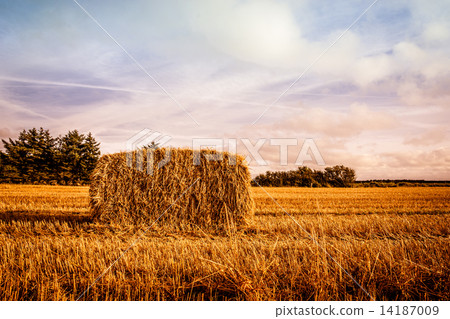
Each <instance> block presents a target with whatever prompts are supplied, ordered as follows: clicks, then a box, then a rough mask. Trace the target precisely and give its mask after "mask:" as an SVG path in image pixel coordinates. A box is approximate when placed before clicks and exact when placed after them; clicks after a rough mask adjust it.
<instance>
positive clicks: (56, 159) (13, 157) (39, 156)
mask: <svg viewBox="0 0 450 319" xmlns="http://www.w3.org/2000/svg"><path fill="white" fill-rule="evenodd" d="M2 142H3V145H4V148H5V151H4V152H0V181H3V182H12V183H47V182H50V181H54V182H64V183H87V182H89V177H90V174H91V172H92V170H93V169H94V167H95V165H96V163H97V160H98V158H99V155H100V149H99V143H98V142H97V141H95V139H94V137H93V136H92V134H91V133H88V134H87V135H83V134H80V133H78V131H77V130H75V131H69V132H68V133H67V134H66V135H65V136H64V137H59V138H56V139H55V138H53V137H52V136H51V135H50V133H49V131H48V130H44V129H43V128H40V129H39V130H37V129H35V128H33V129H30V130H28V131H26V130H23V131H22V132H21V133H20V134H19V137H18V139H17V140H12V139H9V141H5V140H2Z"/></svg>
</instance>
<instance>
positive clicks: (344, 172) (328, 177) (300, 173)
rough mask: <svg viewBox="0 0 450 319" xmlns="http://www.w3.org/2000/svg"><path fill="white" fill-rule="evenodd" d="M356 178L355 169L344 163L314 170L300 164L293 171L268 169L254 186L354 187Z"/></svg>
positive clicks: (254, 180)
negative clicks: (272, 170)
mask: <svg viewBox="0 0 450 319" xmlns="http://www.w3.org/2000/svg"><path fill="white" fill-rule="evenodd" d="M355 180H356V174H355V170H353V169H352V168H349V167H345V166H343V165H336V166H333V167H326V168H325V170H323V171H321V170H313V169H311V168H309V167H306V166H300V167H299V168H298V169H296V170H291V171H278V172H271V171H268V172H266V173H265V174H260V175H258V176H256V177H255V178H254V179H253V180H252V185H253V186H257V185H260V186H269V187H282V186H284V187H289V186H290V187H352V186H353V184H354V183H355Z"/></svg>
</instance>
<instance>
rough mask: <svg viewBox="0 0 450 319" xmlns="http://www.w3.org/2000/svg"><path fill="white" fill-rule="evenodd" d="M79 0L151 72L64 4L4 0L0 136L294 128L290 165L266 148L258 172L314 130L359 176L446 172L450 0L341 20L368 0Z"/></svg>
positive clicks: (449, 153) (382, 8)
mask: <svg viewBox="0 0 450 319" xmlns="http://www.w3.org/2000/svg"><path fill="white" fill-rule="evenodd" d="M78 2H79V3H80V5H81V6H83V7H84V8H85V9H86V11H88V12H89V14H91V15H92V16H93V17H94V18H95V19H96V20H97V21H98V23H99V24H100V25H101V26H102V27H103V28H104V30H106V31H107V32H108V33H109V34H110V35H111V36H112V37H114V38H115V39H116V40H117V42H118V43H119V44H120V45H121V46H122V47H123V48H124V49H125V50H126V51H127V52H128V54H129V55H131V56H132V57H133V58H134V59H135V60H136V61H137V62H138V63H139V65H140V66H142V68H143V69H144V70H145V71H146V72H147V73H148V74H146V73H145V72H144V71H143V70H142V69H141V68H140V66H138V65H137V64H136V63H135V61H133V60H132V59H131V58H130V56H129V55H127V54H126V53H125V52H124V51H123V50H122V49H121V48H120V47H119V46H118V45H117V44H116V43H115V42H114V41H113V40H112V39H111V38H110V37H109V36H108V35H107V34H106V33H105V31H104V30H102V29H101V28H100V27H99V26H98V25H97V24H96V23H95V22H94V21H93V20H92V19H91V18H90V17H89V16H88V15H87V14H86V13H85V12H83V10H82V9H81V8H80V7H79V6H78V5H77V4H76V3H75V2H74V1H71V0H66V1H20V0H18V1H4V0H0V58H1V61H2V67H1V69H0V111H1V114H2V116H1V118H0V138H8V137H12V138H15V137H17V135H18V132H19V131H21V130H22V129H28V128H31V127H40V126H43V127H45V128H49V129H50V130H51V132H52V134H53V135H59V134H64V133H65V132H67V130H69V129H79V130H80V131H83V132H89V131H90V132H92V133H93V134H94V135H95V137H96V138H97V139H98V140H99V141H100V142H101V143H102V151H103V152H114V151H119V150H124V149H125V142H126V140H127V138H129V137H130V136H132V135H133V134H134V133H136V132H138V131H140V130H141V129H143V128H150V129H152V130H156V131H160V132H163V133H164V134H168V135H171V136H172V137H173V139H172V140H171V143H170V144H171V145H173V146H187V145H190V143H191V140H192V138H198V137H208V138H238V139H239V138H244V137H245V138H250V139H252V140H254V141H256V140H257V139H259V138H267V139H270V138H296V139H298V140H299V141H300V143H299V144H300V145H299V146H298V147H297V148H296V147H294V146H293V147H292V149H291V148H290V152H289V154H290V156H291V157H292V159H290V161H289V163H291V164H292V165H290V166H288V167H281V166H280V165H279V159H278V157H277V156H278V155H279V153H278V149H276V148H274V147H270V145H265V146H264V147H263V148H262V149H261V153H262V154H263V156H264V157H265V158H267V159H268V162H269V165H268V166H264V167H258V166H257V165H256V164H255V163H250V165H251V167H252V172H253V173H254V174H255V173H259V172H264V171H265V170H267V169H290V168H293V163H294V162H295V157H296V155H297V154H298V151H299V148H300V146H301V141H302V140H304V139H305V138H313V139H314V141H315V142H316V144H317V145H318V147H319V149H320V152H321V154H322V155H323V157H324V160H325V162H326V164H327V165H334V164H344V165H348V166H351V167H353V168H355V169H356V171H357V175H358V177H359V178H360V179H365V178H420V179H450V170H449V167H450V145H449V143H448V137H449V129H448V122H449V120H450V111H449V102H450V91H449V90H448V87H449V85H450V23H449V21H450V2H449V1H441V0H436V1H395V2H394V3H393V2H392V1H384V0H379V1H377V2H376V3H375V4H374V5H373V6H372V7H370V9H369V10H367V12H366V13H365V14H364V15H363V16H362V17H361V18H360V19H359V20H358V21H357V22H356V23H355V24H354V25H353V26H352V27H351V28H350V29H348V27H349V26H350V25H352V23H353V22H355V19H357V18H358V17H359V16H360V15H361V13H363V12H364V11H365V10H366V9H367V8H368V7H369V6H370V5H371V4H372V3H373V1H297V0H295V1H294V0H292V1H289V0H286V1H275V0H259V1H256V0H253V1H237V0H228V1H199V0H197V1H128V2H124V1H92V0H79V1H78ZM347 29H348V30H347ZM346 30H347V31H346ZM343 33H344V35H343V36H342V37H340V35H342V34H343ZM334 42H336V43H335V44H334V45H331V44H333V43H334ZM327 48H328V49H327ZM318 57H320V58H319V59H318ZM302 74H303V75H302ZM149 75H150V76H151V77H152V78H153V79H155V80H156V81H157V82H158V83H159V85H160V86H161V87H163V88H164V89H165V90H166V91H167V92H168V93H169V94H170V96H171V97H172V98H171V97H168V96H167V95H166V93H165V92H163V90H162V89H161V87H159V86H158V85H157V84H156V83H155V82H154V81H153V79H152V78H151V77H149ZM300 75H302V76H301V78H300V80H299V81H298V82H296V84H295V85H294V86H292V88H291V89H289V90H288V91H287V92H286V93H285V94H284V95H283V96H282V97H281V98H280V99H279V100H278V101H277V103H276V104H275V105H273V106H271V107H270V108H269V109H268V110H267V112H265V113H264V115H263V116H262V117H260V115H261V113H262V112H263V111H264V110H265V109H266V108H267V106H268V105H271V104H272V103H273V102H274V101H275V100H276V99H277V98H278V97H279V96H280V95H281V94H282V92H284V91H285V90H286V89H287V88H288V87H289V86H290V85H291V84H292V83H293V82H294V81H295V80H296V79H297V78H298V77H299V76H300ZM174 100H176V101H177V102H178V104H177V103H176V102H174ZM184 109H185V110H186V111H187V112H188V113H189V115H190V116H189V115H188V114H187V113H186V112H184ZM191 117H192V118H191ZM259 117H260V119H259V120H258V121H257V122H256V123H255V124H254V125H252V123H253V122H254V121H255V120H256V119H257V118H259ZM195 122H197V123H198V125H197V124H196V123H195ZM238 150H239V149H238ZM243 152H245V150H243ZM312 166H313V167H314V165H312Z"/></svg>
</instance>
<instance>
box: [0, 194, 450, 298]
mask: <svg viewBox="0 0 450 319" xmlns="http://www.w3.org/2000/svg"><path fill="white" fill-rule="evenodd" d="M266 191H267V193H268V194H267V193H266ZM252 193H253V198H254V200H255V204H256V212H255V218H254V220H253V222H252V224H251V225H249V226H248V227H246V228H245V229H243V230H242V231H240V232H238V233H236V234H232V235H231V236H218V235H214V234H208V233H205V232H204V231H203V230H202V229H198V230H196V231H190V232H169V231H168V230H167V228H165V227H164V225H156V226H155V227H152V228H151V229H150V230H148V232H146V233H145V234H144V232H145V230H146V229H147V227H148V225H140V226H132V225H116V224H105V223H98V222H91V221H90V219H89V198H88V188H87V187H68V186H66V187H63V186H31V185H28V186H27V185H21V186H18V185H0V300H76V299H78V298H79V297H80V295H81V294H82V293H83V292H85V290H86V289H87V288H88V287H89V286H90V285H91V284H93V283H94V282H95V280H96V279H97V278H98V276H99V275H101V274H103V273H104V276H103V277H101V278H100V279H99V280H98V281H97V282H96V283H95V284H94V285H93V286H92V287H91V288H90V289H89V290H88V291H86V292H85V294H84V295H82V296H81V298H80V300H368V299H370V298H373V299H376V300H449V299H450V260H449V257H450V236H449V235H450V226H449V221H450V218H449V213H450V205H449V202H450V189H449V188H446V187H436V188H434V187H410V188H408V187H398V188H351V189H336V188H331V189H330V188H320V189H308V188H265V190H263V189H261V188H253V189H252ZM167 213H168V214H170V211H168V212H167ZM140 236H142V237H140ZM138 238H140V240H138V241H136V239H138ZM133 242H134V243H135V245H134V246H132V247H131V248H130V249H129V250H128V251H127V252H126V253H125V254H123V256H122V257H121V258H120V259H119V260H118V261H117V262H116V263H115V264H114V265H113V266H112V267H111V268H110V269H109V270H108V271H106V272H105V270H107V268H108V267H109V266H110V265H111V264H112V263H113V262H114V261H115V260H117V259H118V258H119V257H120V256H121V255H122V252H124V251H125V250H126V249H127V248H129V247H130V245H131V244H132V243H133ZM350 276H352V277H353V278H354V280H352V279H351V278H350ZM359 285H360V286H361V287H360V286H359ZM369 295H370V296H369Z"/></svg>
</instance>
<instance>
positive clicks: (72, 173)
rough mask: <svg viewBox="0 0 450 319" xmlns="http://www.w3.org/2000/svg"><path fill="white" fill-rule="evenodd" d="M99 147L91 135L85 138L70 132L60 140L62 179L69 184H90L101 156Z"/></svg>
mask: <svg viewBox="0 0 450 319" xmlns="http://www.w3.org/2000/svg"><path fill="white" fill-rule="evenodd" d="M99 145H100V144H99V143H98V142H97V141H96V140H95V139H94V137H93V136H92V134H91V133H88V135H86V136H85V135H84V134H80V133H79V132H78V131H77V130H74V131H69V132H68V133H67V134H66V135H65V136H64V137H62V138H61V139H60V150H59V153H60V159H61V174H60V178H61V179H62V180H64V182H65V183H67V184H74V183H75V184H78V183H87V182H89V178H90V174H91V172H92V170H93V169H94V168H95V165H96V164H97V161H98V158H99V155H100V149H99Z"/></svg>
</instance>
